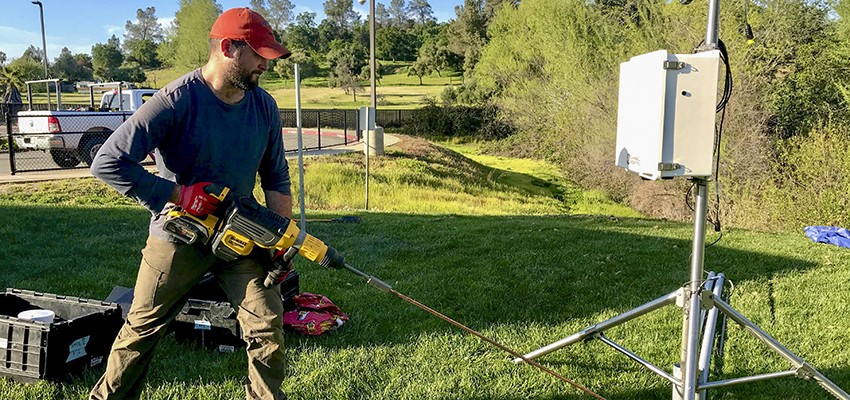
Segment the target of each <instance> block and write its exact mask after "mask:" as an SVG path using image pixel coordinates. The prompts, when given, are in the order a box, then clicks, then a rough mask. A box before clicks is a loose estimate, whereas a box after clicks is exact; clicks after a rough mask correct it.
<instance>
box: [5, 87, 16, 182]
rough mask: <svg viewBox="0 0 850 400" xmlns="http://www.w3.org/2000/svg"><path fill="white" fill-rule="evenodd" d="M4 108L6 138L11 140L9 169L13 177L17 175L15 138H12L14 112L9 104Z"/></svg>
mask: <svg viewBox="0 0 850 400" xmlns="http://www.w3.org/2000/svg"><path fill="white" fill-rule="evenodd" d="M3 108H4V110H3V111H4V113H5V114H6V137H7V138H8V139H9V169H10V171H11V173H12V175H15V172H16V171H15V138H13V137H12V110H11V106H9V105H8V104H7V105H4V106H3Z"/></svg>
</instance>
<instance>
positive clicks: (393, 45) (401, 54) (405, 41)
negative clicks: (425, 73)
mask: <svg viewBox="0 0 850 400" xmlns="http://www.w3.org/2000/svg"><path fill="white" fill-rule="evenodd" d="M415 42H416V37H415V36H413V35H411V34H409V33H407V32H405V31H403V30H402V29H400V28H399V27H397V26H390V27H387V28H381V29H379V30H378V31H377V32H375V53H376V54H375V55H376V56H377V57H378V58H381V59H383V60H388V59H389V60H393V62H395V61H396V60H405V61H412V60H414V59H415V58H416V46H415Z"/></svg>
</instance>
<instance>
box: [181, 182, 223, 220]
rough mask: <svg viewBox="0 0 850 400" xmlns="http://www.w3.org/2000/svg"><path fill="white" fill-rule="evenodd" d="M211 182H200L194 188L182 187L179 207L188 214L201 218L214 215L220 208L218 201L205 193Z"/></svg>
mask: <svg viewBox="0 0 850 400" xmlns="http://www.w3.org/2000/svg"><path fill="white" fill-rule="evenodd" d="M209 185H212V184H211V183H209V182H199V183H196V184H194V185H192V186H180V194H179V196H178V197H177V205H178V206H180V207H181V208H183V209H184V210H186V211H187V212H188V213H190V214H193V215H197V216H201V215H207V214H212V213H213V212H214V211H215V209H216V207H217V206H218V199H216V198H215V197H213V196H212V195H210V194H209V193H207V192H206V191H204V188H205V187H206V186H209Z"/></svg>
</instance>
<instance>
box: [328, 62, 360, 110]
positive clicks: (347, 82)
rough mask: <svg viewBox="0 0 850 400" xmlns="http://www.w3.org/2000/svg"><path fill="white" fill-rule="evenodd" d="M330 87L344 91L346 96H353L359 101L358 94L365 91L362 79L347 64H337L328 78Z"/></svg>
mask: <svg viewBox="0 0 850 400" xmlns="http://www.w3.org/2000/svg"><path fill="white" fill-rule="evenodd" d="M328 85H330V86H331V87H338V88H340V89H342V91H343V92H345V94H349V93H350V94H351V95H352V96H353V98H354V101H357V92H362V91H364V89H363V85H361V84H360V77H359V76H358V75H357V74H354V73H353V70H352V69H351V68H350V67H349V66H348V65H346V64H345V63H340V64H337V65H336V67H335V68H334V69H333V71H331V73H330V75H329V76H328Z"/></svg>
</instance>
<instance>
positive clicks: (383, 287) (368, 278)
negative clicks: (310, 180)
mask: <svg viewBox="0 0 850 400" xmlns="http://www.w3.org/2000/svg"><path fill="white" fill-rule="evenodd" d="M345 268H346V269H348V270H349V271H351V272H354V273H355V274H357V275H359V276H361V277H363V278H366V283H368V284H370V285H372V286H374V287H376V288H378V289H380V290H381V291H383V292H386V293H392V294H394V295H396V296H398V297H399V298H400V299H402V300H404V301H406V302H408V303H410V304H413V305H414V306H416V307H419V308H421V309H423V310H425V311H427V312H429V313H431V314H433V315H435V316H437V317H439V318H440V319H442V320H443V321H446V322H448V323H450V324H452V325H454V326H456V327H458V328H460V329H463V330H465V331H467V332H469V333H471V334H473V335H475V336H477V337H478V338H480V339H481V340H483V341H485V342H487V343H490V344H492V345H493V346H496V347H498V348H499V349H501V350H502V351H505V352H507V353H509V354H510V355H512V356H514V357H517V358H519V359H521V360H523V361H525V362H526V363H527V364H529V365H533V366H535V367H537V368H539V369H540V370H542V371H544V372H546V373H548V374H550V375H552V376H554V377H556V378H558V379H560V380H562V381H564V382H566V383H569V384H570V385H572V386H574V387H576V388H578V389H579V390H581V391H583V392H585V393H587V394H589V395H591V396H593V397H596V398H597V399H599V400H606V399H605V398H604V397H602V396H600V395H598V394H596V393H594V392H592V391H590V389H588V388H586V387H584V386H582V385H579V384H578V383H575V382H573V381H571V380H569V379H567V378H565V377H564V376H562V375H561V374H559V373H557V372H555V371H552V370H551V369H549V368H546V367H544V366H542V365H540V364H539V363H538V362H536V361H534V360H531V359H528V358H526V357H525V356H523V355H522V354H519V353H517V352H516V351H514V350H512V349H511V348H509V347H507V346H505V345H503V344H500V343H498V342H496V341H495V340H493V339H490V338H488V337H486V336H484V335H482V334H480V333H478V332H476V331H475V330H473V329H471V328H468V327H466V326H465V325H463V324H461V323H460V322H457V321H455V320H453V319H451V318H449V317H447V316H445V315H443V314H440V313H439V312H437V311H435V310H433V309H431V308H430V307H428V306H426V305H424V304H422V303H420V302H418V301H416V300H413V299H411V298H410V297H407V296H405V295H403V294H401V293H399V292H397V291H396V290H395V289H393V288H392V287H391V286H390V285H388V284H387V283H385V282H383V281H381V280H380V279H378V278H375V277H374V276H371V275H367V274H365V273H364V272H362V271H360V270H358V269H357V268H354V267H352V266H350V265H348V264H345Z"/></svg>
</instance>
